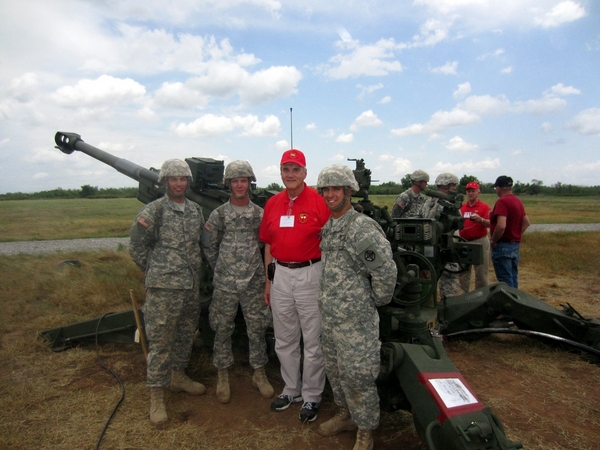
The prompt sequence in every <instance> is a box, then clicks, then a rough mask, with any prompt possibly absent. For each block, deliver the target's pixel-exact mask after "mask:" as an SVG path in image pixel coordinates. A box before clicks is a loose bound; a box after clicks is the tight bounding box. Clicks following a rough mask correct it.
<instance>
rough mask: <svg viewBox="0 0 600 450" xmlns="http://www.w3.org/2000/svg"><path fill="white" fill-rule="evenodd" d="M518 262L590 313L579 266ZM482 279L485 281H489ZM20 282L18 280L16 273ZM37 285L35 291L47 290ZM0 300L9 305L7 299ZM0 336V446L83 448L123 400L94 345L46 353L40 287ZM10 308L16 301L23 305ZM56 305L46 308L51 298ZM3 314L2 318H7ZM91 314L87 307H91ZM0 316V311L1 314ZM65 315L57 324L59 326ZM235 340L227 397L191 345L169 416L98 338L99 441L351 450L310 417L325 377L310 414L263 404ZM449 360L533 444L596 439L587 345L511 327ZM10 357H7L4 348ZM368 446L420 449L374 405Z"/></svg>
mask: <svg viewBox="0 0 600 450" xmlns="http://www.w3.org/2000/svg"><path fill="white" fill-rule="evenodd" d="M528 270H529V269H526V268H525V269H524V270H523V272H522V274H521V279H522V283H523V285H522V287H521V288H522V290H524V291H525V292H529V293H531V294H533V295H535V296H537V297H538V298H540V299H542V300H544V301H546V302H547V303H549V304H551V305H553V306H556V307H558V306H559V305H560V304H561V303H566V302H569V303H570V304H572V305H573V306H574V307H575V308H577V310H578V311H579V312H580V313H582V314H583V315H584V316H594V317H597V316H598V311H599V310H600V309H599V306H600V305H599V304H598V303H599V302H600V299H599V296H598V292H600V282H599V281H598V279H597V278H595V277H591V276H589V275H585V276H581V277H566V276H564V275H561V274H559V273H554V274H550V275H546V276H544V277H540V276H537V275H536V272H535V271H533V269H532V271H531V272H529V271H528ZM491 281H494V280H493V279H492V280H491ZM21 283H22V284H25V283H26V281H23V282H21ZM46 290H47V289H45V288H44V289H43V291H44V292H45V291H46ZM8 302H9V301H7V303H6V304H5V305H4V308H5V309H7V308H8V305H9V303H8ZM20 308H21V309H27V308H28V311H29V312H28V313H27V314H25V313H22V314H16V313H15V314H13V315H12V316H11V317H12V318H13V319H12V320H13V322H14V323H11V326H10V327H8V326H7V327H6V330H7V332H6V333H5V334H4V335H3V336H2V340H1V341H0V367H2V370H0V405H1V407H0V448H1V449H27V450H29V449H36V450H45V449H66V448H68V449H71V448H77V449H92V448H94V447H95V445H96V443H97V440H98V437H99V435H100V433H101V431H102V430H103V428H104V426H105V424H106V422H107V420H108V418H109V417H110V415H111V412H112V411H113V409H114V408H115V405H116V404H117V402H118V401H119V399H120V398H121V388H120V385H119V383H118V381H117V380H116V379H115V378H114V377H113V376H112V375H111V374H110V373H109V372H108V371H106V370H105V369H104V368H102V366H101V365H100V363H99V361H98V359H97V356H96V350H95V346H94V345H81V346H79V347H77V348H73V349H70V350H67V351H64V352H60V353H52V352H51V350H50V348H49V346H48V344H47V343H45V342H42V341H40V340H39V339H37V332H39V331H40V330H39V329H38V328H36V325H35V324H36V321H38V320H41V318H43V317H45V316H47V315H48V314H50V313H51V312H52V308H50V307H49V306H48V305H47V303H46V302H45V299H44V298H43V297H40V298H35V297H31V298H28V299H27V300H26V301H24V302H23V303H22V304H20ZM21 309H19V311H21ZM54 309H56V308H54ZM5 317H6V316H5ZM90 317H92V316H90ZM0 319H2V320H4V319H3V318H1V317H0ZM67 324H68V322H67V323H63V325H67ZM234 341H235V342H236V348H235V355H236V364H235V366H234V367H233V369H232V370H231V375H230V380H231V384H232V401H231V403H229V404H227V405H222V404H220V403H219V402H218V401H217V399H216V396H215V386H216V369H215V368H214V367H213V366H212V364H211V354H210V350H209V349H206V348H205V347H203V346H196V347H195V348H194V351H193V355H192V359H191V364H190V367H189V368H188V373H189V375H190V376H191V377H192V378H193V379H195V380H197V381H200V382H202V383H204V384H205V385H206V386H207V388H208V392H207V394H206V395H204V396H199V397H190V396H187V395H185V394H182V393H177V394H175V393H171V392H168V393H167V395H166V401H167V411H168V414H169V422H168V426H167V427H165V428H164V429H161V430H158V429H155V428H153V427H152V426H151V425H150V423H149V421H148V410H149V392H148V389H147V388H146V387H145V386H144V382H145V361H144V357H143V354H142V350H141V347H140V346H138V345H125V344H103V345H101V346H100V350H99V351H100V355H101V357H102V360H103V361H104V362H105V364H106V365H107V366H108V367H109V368H110V369H111V370H113V371H114V372H115V373H116V374H117V375H118V376H119V378H120V379H121V381H122V383H123V386H124V391H125V398H124V400H123V402H122V404H121V406H120V407H119V408H118V410H117V412H116V414H115V415H114V417H113V418H112V421H111V422H110V424H109V426H108V428H107V430H106V433H105V435H104V437H103V440H102V442H101V444H100V446H99V448H102V449H131V450H133V449H261V450H272V449H277V450H279V449H287V450H310V449H323V450H325V449H351V448H352V446H353V444H354V439H355V436H354V433H348V432H345V433H341V434H340V435H338V436H335V437H331V438H323V437H321V436H319V435H318V434H317V433H316V429H317V427H318V425H319V424H320V423H322V422H324V421H326V420H327V419H329V418H330V417H331V416H332V415H333V414H334V411H335V407H334V405H333V400H332V394H331V391H330V389H329V387H327V388H326V391H325V393H324V398H323V403H322V407H321V411H320V413H319V417H318V419H317V420H316V421H315V422H313V423H311V424H301V423H300V422H299V420H298V414H299V409H300V404H294V405H293V406H292V407H291V408H290V409H288V410H287V411H284V412H280V413H276V412H272V411H271V410H270V408H269V405H270V400H266V399H263V398H261V397H260V396H259V394H258V391H257V390H256V389H255V388H254V387H253V386H252V383H251V377H252V370H251V368H250V366H249V364H248V359H247V349H246V347H245V341H244V340H243V339H241V338H239V336H238V338H237V339H234ZM445 348H446V350H447V352H448V355H449V357H450V359H451V360H452V362H453V363H454V364H455V365H456V366H457V368H458V369H459V370H460V372H461V373H462V375H463V376H464V378H465V380H466V381H467V383H468V384H469V385H470V386H471V388H472V389H473V391H474V392H475V393H476V395H477V396H478V398H479V399H480V400H481V402H482V403H483V404H484V405H486V406H489V407H491V408H492V409H493V411H494V412H495V414H496V415H497V416H498V417H499V419H500V420H501V421H502V423H503V425H504V428H505V430H506V433H507V435H508V437H509V438H510V439H512V440H515V441H521V442H523V445H524V448H527V449H535V450H541V449H544V450H559V449H561V450H562V449H577V450H592V449H596V448H597V447H598V442H600V407H599V406H598V405H600V389H598V386H597V385H598V380H599V379H600V366H599V365H598V360H597V359H592V358H591V357H589V356H588V355H586V354H582V353H580V352H575V351H569V350H568V349H564V348H558V347H556V346H552V345H548V344H547V343H545V342H542V341H540V340H537V339H533V338H527V337H524V336H516V335H491V336H486V337H482V338H479V339H477V340H452V341H449V342H446V343H445ZM9 354H10V355H11V356H10V358H9V357H7V355H9ZM267 374H268V376H269V379H270V380H271V382H272V384H273V385H274V388H275V391H276V393H279V392H281V389H282V388H283V384H282V381H281V378H280V375H279V367H278V363H277V361H276V360H275V359H272V360H271V362H270V363H269V364H268V366H267ZM374 437H375V448H376V449H383V450H387V449H397V448H402V449H406V450H417V449H424V448H426V447H425V445H424V444H423V443H422V442H421V440H420V439H419V437H418V436H417V434H416V432H415V428H414V426H413V422H412V417H411V415H410V414H409V413H407V412H404V411H397V412H394V413H387V412H383V413H382V416H381V425H380V427H379V429H378V430H376V431H375V433H374Z"/></svg>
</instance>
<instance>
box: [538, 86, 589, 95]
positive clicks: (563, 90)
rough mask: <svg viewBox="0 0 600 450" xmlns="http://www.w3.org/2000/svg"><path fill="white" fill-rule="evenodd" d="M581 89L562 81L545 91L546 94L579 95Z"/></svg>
mask: <svg viewBox="0 0 600 450" xmlns="http://www.w3.org/2000/svg"><path fill="white" fill-rule="evenodd" d="M579 94H581V91H580V90H579V89H576V88H574V87H573V86H565V85H564V84H562V83H558V84H555V85H554V86H552V87H551V88H550V89H548V90H547V91H545V92H544V95H558V96H565V95H579Z"/></svg>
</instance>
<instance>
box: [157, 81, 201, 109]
mask: <svg viewBox="0 0 600 450" xmlns="http://www.w3.org/2000/svg"><path fill="white" fill-rule="evenodd" d="M154 102H155V103H156V104H157V105H158V106H167V107H171V108H180V109H189V108H204V107H205V106H206V105H207V104H208V102H209V97H208V96H206V95H202V94H201V93H200V92H198V91H197V90H195V89H192V88H190V87H189V86H187V85H186V84H184V83H180V82H176V83H170V82H168V81H166V82H164V83H163V84H162V86H161V87H160V88H159V89H158V90H157V91H156V94H155V95H154Z"/></svg>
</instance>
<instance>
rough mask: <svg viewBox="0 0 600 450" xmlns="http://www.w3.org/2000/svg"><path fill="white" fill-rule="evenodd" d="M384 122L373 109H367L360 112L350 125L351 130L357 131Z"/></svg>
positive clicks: (377, 125)
mask: <svg viewBox="0 0 600 450" xmlns="http://www.w3.org/2000/svg"><path fill="white" fill-rule="evenodd" d="M382 124H383V122H382V121H381V120H380V119H379V118H378V117H377V114H375V113H374V112H373V111H372V110H368V111H365V112H363V113H361V114H360V116H358V117H357V118H356V119H354V122H353V123H352V125H350V130H352V131H356V130H358V129H359V128H362V127H379V126H381V125H382Z"/></svg>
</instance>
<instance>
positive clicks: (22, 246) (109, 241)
mask: <svg viewBox="0 0 600 450" xmlns="http://www.w3.org/2000/svg"><path fill="white" fill-rule="evenodd" d="M538 231H600V223H581V224H567V223H565V224H539V225H531V226H530V227H529V229H528V230H527V232H528V233H529V232H538ZM128 245H129V238H102V239H66V240H60V241H20V242H0V255H18V254H32V253H33V254H35V253H38V254H39V253H52V252H71V251H86V250H118V249H119V248H120V247H119V246H122V247H124V248H127V246H128Z"/></svg>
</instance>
